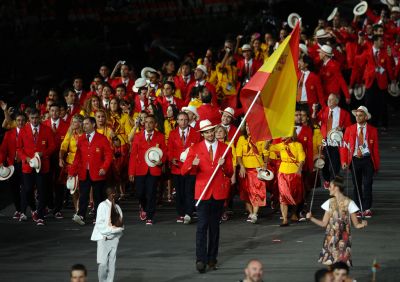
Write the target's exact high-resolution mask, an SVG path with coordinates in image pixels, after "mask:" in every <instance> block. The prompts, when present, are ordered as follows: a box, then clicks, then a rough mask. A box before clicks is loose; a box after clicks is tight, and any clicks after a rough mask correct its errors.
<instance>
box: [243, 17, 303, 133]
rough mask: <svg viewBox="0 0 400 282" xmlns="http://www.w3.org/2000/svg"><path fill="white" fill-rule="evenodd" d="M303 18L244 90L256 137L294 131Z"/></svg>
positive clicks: (251, 126) (245, 101)
mask: <svg viewBox="0 0 400 282" xmlns="http://www.w3.org/2000/svg"><path fill="white" fill-rule="evenodd" d="M299 38H300V21H298V22H297V24H296V26H295V28H294V29H293V31H292V33H291V34H290V35H289V36H288V37H286V39H285V40H284V41H283V42H282V43H281V44H279V47H278V49H276V50H275V52H274V53H273V54H272V55H271V56H270V57H269V58H268V60H267V61H266V62H265V63H264V64H263V65H262V67H261V68H260V69H259V70H258V71H257V72H256V73H255V74H254V76H253V77H252V78H251V79H250V81H249V82H248V83H247V84H246V85H245V87H244V88H243V89H242V91H241V93H240V101H241V103H242V105H243V108H244V110H245V112H247V111H248V110H249V108H250V105H251V104H252V102H253V100H254V99H255V97H256V96H257V94H258V92H259V91H260V95H259V97H258V98H257V100H256V102H255V104H254V106H253V107H252V108H251V109H250V112H249V114H248V116H247V118H246V120H247V123H248V125H249V128H250V133H251V137H252V139H253V141H262V140H268V139H271V138H279V137H289V136H292V135H293V127H294V112H295V108H296V92H297V83H298V76H297V74H298V67H297V63H298V58H299Z"/></svg>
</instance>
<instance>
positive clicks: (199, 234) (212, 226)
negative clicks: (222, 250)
mask: <svg viewBox="0 0 400 282" xmlns="http://www.w3.org/2000/svg"><path fill="white" fill-rule="evenodd" d="M224 202H225V201H224V200H215V199H213V198H211V199H209V200H203V201H201V202H200V204H199V205H198V206H197V216H198V221H197V231H196V258H197V261H202V262H203V263H208V262H216V260H217V256H218V246H219V225H220V223H219V222H220V220H221V216H222V212H223V209H224ZM207 233H208V244H207Z"/></svg>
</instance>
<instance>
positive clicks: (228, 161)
mask: <svg viewBox="0 0 400 282" xmlns="http://www.w3.org/2000/svg"><path fill="white" fill-rule="evenodd" d="M217 142H218V145H217V151H216V152H215V157H214V159H213V162H211V160H210V155H209V153H208V148H207V146H206V144H205V141H201V142H200V143H197V144H195V145H194V146H192V147H191V148H190V150H189V154H188V156H187V158H186V161H185V162H184V163H183V166H182V169H181V172H182V175H185V174H187V173H189V171H190V170H191V169H192V168H195V171H196V186H195V195H194V198H195V199H196V200H197V199H199V197H200V195H201V193H202V192H203V190H204V188H205V186H206V184H207V182H208V180H209V179H210V177H211V175H212V173H213V172H214V169H215V167H216V166H217V164H218V160H219V159H220V158H221V157H222V155H223V153H224V152H225V150H226V148H227V147H228V145H226V144H224V143H222V142H219V141H217ZM196 156H198V158H199V159H200V163H199V165H197V166H193V165H192V163H193V160H194V158H195V157H196ZM232 175H233V164H232V152H231V149H229V152H228V154H227V155H226V157H225V163H224V165H223V166H222V168H219V169H218V171H217V173H216V174H215V176H214V179H213V180H212V181H211V184H210V187H208V189H207V192H206V193H205V194H204V197H203V200H208V199H210V198H211V196H212V197H213V198H214V199H215V200H225V199H227V198H228V196H229V190H230V185H225V177H228V178H230V177H232Z"/></svg>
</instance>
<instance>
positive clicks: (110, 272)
mask: <svg viewBox="0 0 400 282" xmlns="http://www.w3.org/2000/svg"><path fill="white" fill-rule="evenodd" d="M118 243H119V238H114V239H111V240H105V239H102V240H99V241H97V263H98V264H99V271H98V275H99V282H112V281H114V274H115V261H116V259H117V247H118Z"/></svg>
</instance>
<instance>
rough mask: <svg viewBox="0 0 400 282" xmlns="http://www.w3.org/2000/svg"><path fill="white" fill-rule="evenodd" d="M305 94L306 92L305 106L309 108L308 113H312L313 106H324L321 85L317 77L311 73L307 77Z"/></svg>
mask: <svg viewBox="0 0 400 282" xmlns="http://www.w3.org/2000/svg"><path fill="white" fill-rule="evenodd" d="M305 87H306V92H307V104H308V107H309V108H310V113H311V112H312V106H313V104H316V103H319V104H320V105H321V106H322V107H325V106H326V100H327V99H326V98H325V97H326V96H325V95H324V90H323V88H322V85H321V80H320V79H319V76H318V75H317V74H315V73H313V72H310V74H309V75H308V77H307V80H306V83H305Z"/></svg>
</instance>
